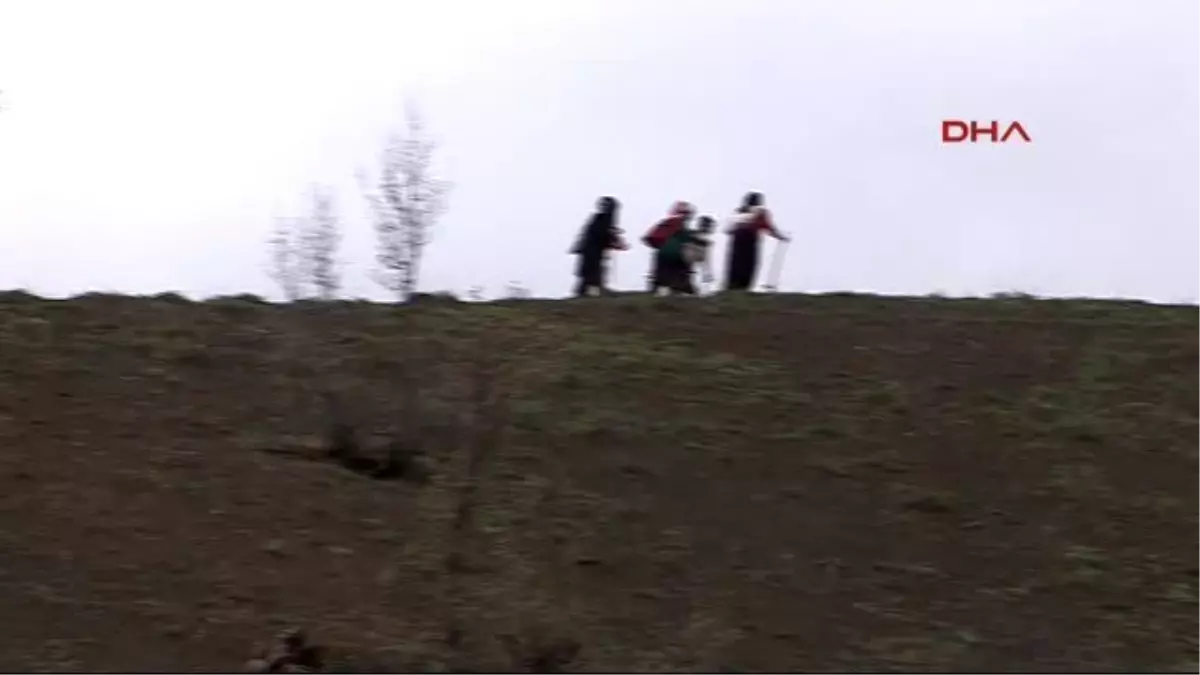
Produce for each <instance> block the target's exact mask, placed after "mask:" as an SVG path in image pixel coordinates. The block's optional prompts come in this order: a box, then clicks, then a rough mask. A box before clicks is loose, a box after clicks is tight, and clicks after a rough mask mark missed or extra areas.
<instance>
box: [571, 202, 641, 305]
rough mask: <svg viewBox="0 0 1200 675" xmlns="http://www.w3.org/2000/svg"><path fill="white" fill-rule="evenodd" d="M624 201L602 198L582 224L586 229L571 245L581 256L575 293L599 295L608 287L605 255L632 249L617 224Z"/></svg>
mask: <svg viewBox="0 0 1200 675" xmlns="http://www.w3.org/2000/svg"><path fill="white" fill-rule="evenodd" d="M620 207H621V203H620V202H618V201H617V200H616V198H614V197H601V198H600V199H599V201H597V202H596V212H595V213H593V214H592V217H591V218H589V219H588V222H587V223H586V224H585V225H584V226H583V231H582V232H580V233H579V237H578V238H577V239H576V240H575V245H574V246H572V247H571V253H572V254H574V255H577V256H579V263H578V265H577V266H576V268H575V275H576V276H577V277H579V282H578V283H577V284H576V285H575V295H576V296H580V297H581V296H584V295H593V296H594V295H600V293H601V292H603V291H604V290H605V278H604V277H605V274H604V273H605V267H604V258H605V256H606V255H607V254H608V251H610V250H616V251H624V250H626V249H628V248H629V245H628V244H626V243H625V240H624V239H623V238H622V237H621V229H620V228H619V227H617V212H618V211H619V210H620Z"/></svg>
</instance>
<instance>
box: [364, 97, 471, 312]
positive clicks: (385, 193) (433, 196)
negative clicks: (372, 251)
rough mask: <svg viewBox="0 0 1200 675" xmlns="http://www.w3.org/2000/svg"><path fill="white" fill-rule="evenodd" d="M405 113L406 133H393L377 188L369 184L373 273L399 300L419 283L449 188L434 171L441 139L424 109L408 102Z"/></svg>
mask: <svg viewBox="0 0 1200 675" xmlns="http://www.w3.org/2000/svg"><path fill="white" fill-rule="evenodd" d="M404 117H405V120H404V133H402V134H396V135H394V136H393V137H392V138H391V139H389V141H388V144H387V147H386V148H385V149H384V151H383V153H382V156H381V158H380V167H379V169H380V171H379V176H378V180H377V182H376V185H375V189H374V190H370V189H366V190H365V192H366V197H367V201H368V203H369V204H370V207H371V212H372V214H373V215H374V220H375V223H374V225H375V237H376V256H375V257H376V261H377V262H378V263H379V270H378V273H377V274H376V275H375V278H376V281H378V282H379V283H380V284H381V285H382V286H384V287H385V288H387V289H388V290H389V291H391V292H392V293H394V294H395V295H396V299H397V300H400V301H401V302H403V301H404V300H407V299H408V298H409V296H411V295H412V294H413V292H415V291H416V289H417V284H418V282H419V281H420V276H421V260H422V257H423V254H424V252H425V247H426V246H427V245H428V244H429V241H430V237H431V235H432V230H433V226H434V225H435V224H436V223H437V221H438V219H439V218H440V217H441V216H442V214H443V213H444V212H445V208H446V198H447V196H448V193H449V190H450V184H449V183H448V182H446V181H444V180H442V179H440V178H438V177H437V176H436V175H435V174H434V167H433V158H434V153H435V151H436V150H437V143H436V141H434V140H433V139H432V138H431V137H430V136H429V134H428V133H427V131H426V129H425V122H424V119H423V118H422V116H421V114H420V112H419V111H418V110H417V108H416V107H415V106H413V105H411V104H410V105H408V106H407V107H406V108H405V115H404Z"/></svg>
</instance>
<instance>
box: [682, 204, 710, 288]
mask: <svg viewBox="0 0 1200 675" xmlns="http://www.w3.org/2000/svg"><path fill="white" fill-rule="evenodd" d="M715 227H716V221H715V220H713V218H712V216H701V217H700V219H699V220H698V221H696V229H695V230H692V231H689V232H688V238H687V241H685V242H684V243H683V262H684V264H685V265H687V271H686V275H685V276H684V278H683V284H682V287H683V289H684V291H685V292H687V293H688V294H690V295H696V285H695V283H694V282H693V281H692V278H693V276H694V275H695V269H696V267H697V266H698V267H699V268H700V282H701V284H703V285H704V286H707V285H708V284H711V283H712V280H713V274H712V265H711V263H710V261H709V251H710V250H711V247H712V239H711V236H712V232H713V229H714V228H715Z"/></svg>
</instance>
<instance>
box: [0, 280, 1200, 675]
mask: <svg viewBox="0 0 1200 675" xmlns="http://www.w3.org/2000/svg"><path fill="white" fill-rule="evenodd" d="M1198 338H1200V334H1198V322H1197V309H1196V308H1195V307H1163V306H1154V305H1148V304H1141V303H1131V302H1111V301H1087V300H1075V301H1036V300H1029V299H1022V298H1013V299H1007V300H939V299H925V298H920V299H906V298H877V297H870V296H850V295H827V296H788V295H778V296H772V297H752V298H731V299H717V298H713V299H704V300H695V299H677V298H667V299H654V298H647V297H623V298H613V299H596V300H583V301H559V302H551V301H532V300H531V301H512V302H507V303H487V304H474V303H463V304H457V303H450V302H444V303H443V302H429V303H424V304H418V305H417V306H415V307H411V308H403V309H400V308H396V307H389V306H385V305H374V304H369V303H349V302H347V303H336V304H334V305H329V306H324V305H320V304H315V303H309V304H301V305H294V306H282V305H270V304H265V303H260V302H255V301H253V300H252V299H244V298H243V299H225V300H219V301H209V302H204V303H192V302H188V301H186V300H183V299H180V298H178V297H173V296H159V297H155V298H132V297H120V296H105V295H88V296H83V297H80V298H75V299H71V300H63V301H52V300H43V299H38V298H34V297H31V296H27V295H23V294H18V293H8V294H3V295H0V598H3V599H4V600H3V602H0V625H3V626H4V627H5V630H4V631H0V670H5V671H13V670H42V671H48V670H49V671H81V670H88V671H97V670H98V671H135V672H136V671H142V672H151V671H158V672H162V671H179V670H183V671H220V670H225V671H228V670H230V669H236V668H239V667H241V664H242V663H243V662H244V661H245V660H246V659H247V658H249V657H250V655H251V649H252V647H253V643H254V642H255V641H258V640H261V639H264V638H267V637H269V636H271V635H272V634H273V633H274V632H275V631H277V630H279V629H281V628H284V627H289V626H303V627H304V628H305V629H307V630H308V631H309V632H310V634H311V635H312V637H313V638H314V639H315V640H317V641H319V642H320V643H322V644H324V645H327V646H328V647H329V650H330V651H329V659H330V663H331V664H332V665H331V666H329V667H330V669H343V670H345V669H349V668H354V669H375V670H385V669H389V668H390V669H394V670H406V669H428V670H436V669H447V668H449V669H455V670H459V671H462V670H468V669H472V670H476V671H478V672H484V671H485V669H486V671H488V672H490V671H492V670H493V669H499V670H512V669H518V668H525V669H531V670H537V669H541V670H547V669H550V668H551V667H552V664H548V663H534V662H533V661H534V660H536V659H535V657H538V656H542V657H546V658H543V659H542V660H543V661H545V660H549V657H550V656H553V654H554V653H557V652H558V651H563V652H571V653H572V654H571V655H573V658H572V659H571V660H570V663H569V664H567V665H566V666H565V668H566V669H567V670H579V671H606V672H613V671H629V670H639V671H643V672H645V671H680V670H695V669H702V670H710V671H711V670H720V671H726V672H736V671H764V670H770V671H776V672H778V671H785V672H786V671H797V670H802V671H840V670H858V671H866V670H876V671H878V670H882V671H930V670H934V671H951V670H953V671H957V672H964V671H967V672H969V671H980V670H1007V671H1015V670H1025V671H1063V670H1074V671H1079V670H1087V671H1113V672H1115V671H1121V672H1129V671H1133V672H1137V671H1162V670H1172V671H1187V670H1190V671H1191V672H1195V670H1196V667H1197V658H1196V657H1197V637H1196V636H1197V630H1198V626H1197V527H1198V522H1197V434H1198V424H1197V410H1198V407H1200V402H1198V398H1197V388H1198V382H1197V373H1198V370H1200V359H1198V353H1197V341H1198ZM329 394H331V395H332V400H333V401H335V402H337V403H338V406H335V408H341V409H342V410H341V411H340V412H337V411H335V412H336V415H337V416H338V417H339V420H337V421H339V422H342V423H345V424H352V425H353V426H354V427H355V428H356V429H357V430H358V432H359V433H361V434H362V435H363V437H364V438H365V439H366V440H365V441H364V442H365V443H366V444H367V445H370V446H372V447H376V446H379V445H381V444H383V443H384V442H385V441H388V440H396V441H397V442H398V443H399V445H401V446H402V448H403V450H404V451H405V453H404V454H403V457H406V458H409V459H410V460H411V462H410V463H409V464H405V465H404V466H405V467H408V468H410V469H411V468H412V467H417V468H420V469H422V470H423V471H424V472H426V473H427V474H428V477H427V479H426V480H420V479H419V478H420V476H419V475H418V477H417V478H413V477H412V474H413V472H412V471H411V470H410V471H407V472H406V473H405V474H404V475H402V476H400V477H399V479H396V480H382V479H372V478H370V477H366V476H364V475H360V474H358V473H354V472H351V471H347V470H345V468H344V467H342V466H339V465H337V464H336V463H334V462H333V461H329V460H328V458H327V450H328V449H329V447H328V446H329V444H330V442H331V441H330V439H329V438H327V436H328V434H329V424H330V418H329V417H330V412H329V410H328V409H327V408H328V406H327V405H326V404H325V403H324V402H323V401H325V399H324V398H323V395H329ZM481 401H482V402H481ZM489 401H490V402H489ZM343 415H344V417H345V418H344V419H340V418H341V417H342V416H343ZM472 459H475V460H478V461H477V462H475V463H474V464H473V463H472ZM472 475H474V476H476V477H477V478H478V480H475V481H474V482H473V483H471V484H473V485H476V486H477V487H478V491H477V492H474V493H472V492H471V491H470V490H469V489H468V490H464V489H463V485H464V481H465V479H466V478H467V477H469V476H472ZM464 500H465V506H464ZM455 523H458V524H459V525H460V527H458V528H457V529H456V526H455ZM455 533H457V534H455ZM451 553H454V554H455V555H453V556H452V555H450V554H451ZM448 557H450V558H452V560H451V561H450V562H449V564H448V563H447V558H448ZM448 626H453V627H454V630H453V633H454V638H455V639H456V640H457V641H456V642H455V643H454V644H447V639H446V637H447V627H448ZM452 642H454V641H452ZM573 647H578V649H577V650H576V649H574V648H573ZM576 651H577V653H574V652H576ZM523 658H524V659H527V660H528V662H526V663H521V659H523ZM564 658H565V657H564Z"/></svg>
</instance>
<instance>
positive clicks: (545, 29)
mask: <svg viewBox="0 0 1200 675" xmlns="http://www.w3.org/2000/svg"><path fill="white" fill-rule="evenodd" d="M0 92H2V93H0V105H2V106H3V110H0V287H3V288H12V287H25V288H28V289H31V290H34V291H36V292H40V293H43V294H50V295H60V294H66V293H75V292H79V291H82V290H87V289H93V290H115V291H127V292H153V291H158V290H168V289H171V290H180V291H184V292H187V293H189V294H195V295H209V294H215V293H232V292H241V291H249V292H258V293H263V294H273V293H275V289H274V288H273V286H272V285H271V282H270V281H269V280H268V279H267V278H266V276H265V274H264V266H265V260H266V250H265V245H264V240H265V238H266V236H267V234H268V232H269V230H270V228H271V225H272V218H273V216H275V215H285V214H295V213H297V212H299V211H300V210H302V208H303V205H304V202H303V198H304V195H305V192H306V190H307V189H308V186H309V185H310V184H311V183H313V182H323V183H329V184H332V185H334V186H335V187H336V188H337V189H338V190H339V193H340V196H341V210H342V214H343V218H344V221H345V225H346V228H347V238H348V241H347V245H346V249H345V251H344V255H345V258H346V259H347V266H346V274H347V293H348V294H349V295H352V296H370V297H384V296H383V295H382V294H381V293H380V291H379V289H378V288H377V287H376V286H375V285H374V283H373V282H372V281H370V279H369V277H368V272H369V270H370V267H371V265H372V264H373V263H372V258H371V245H372V239H371V237H372V234H371V231H370V228H369V224H368V221H367V218H366V210H365V208H364V204H363V200H362V198H361V196H360V194H359V191H358V188H357V184H356V181H355V178H354V175H355V172H356V171H357V170H359V169H362V168H367V167H369V166H370V165H371V164H372V163H373V162H374V160H375V158H376V156H377V154H378V148H379V147H380V146H381V141H382V139H383V138H384V136H385V135H386V133H387V132H388V130H389V128H391V127H392V126H394V125H396V124H397V123H398V122H399V120H400V119H401V118H400V114H401V111H402V104H403V100H404V97H405V96H413V97H415V98H416V99H417V100H418V101H419V102H420V104H421V106H422V108H423V109H424V110H425V113H426V116H427V118H428V120H429V123H430V125H431V127H432V130H433V131H434V133H435V134H436V135H437V136H438V137H439V138H440V139H441V140H442V142H443V149H442V154H441V158H442V160H443V163H442V170H443V173H444V174H445V177H446V178H448V179H450V180H452V181H453V182H454V183H455V185H456V187H455V190H454V192H453V194H452V200H451V208H450V211H449V212H448V213H447V215H446V217H445V218H444V219H443V220H442V222H441V223H440V224H439V225H438V231H437V234H436V238H435V241H434V243H433V245H432V247H431V249H430V250H429V252H428V257H427V263H426V273H425V277H424V280H423V283H422V287H423V290H438V289H452V290H456V291H459V292H462V291H465V290H466V289H467V288H468V287H469V286H472V285H481V286H484V287H486V288H487V289H488V290H489V292H490V293H491V294H495V293H496V292H498V291H500V290H501V288H502V286H503V285H504V284H505V283H506V282H508V281H511V280H517V281H520V282H522V283H524V284H525V285H527V286H529V287H531V288H532V289H533V290H534V292H535V293H536V294H538V295H563V294H565V293H566V292H567V291H568V290H569V288H570V285H571V282H572V279H571V272H572V267H573V261H572V260H570V259H569V258H568V256H566V255H565V250H566V247H567V246H568V245H569V244H570V242H571V240H572V238H573V237H574V235H575V233H576V231H577V229H578V228H579V226H580V225H581V224H582V222H583V220H584V219H585V217H586V216H587V214H588V212H589V211H590V209H591V207H592V204H593V203H594V201H595V198H596V197H597V196H599V195H601V194H613V195H615V196H617V197H618V198H620V199H621V200H622V201H623V202H624V204H625V208H624V211H623V216H624V218H623V223H622V224H623V225H624V226H625V227H626V228H627V229H628V230H630V231H631V232H632V233H634V234H640V233H641V231H642V230H644V229H645V228H646V227H648V226H649V225H650V224H651V223H652V222H653V221H654V220H656V219H657V218H658V217H660V216H661V215H662V214H663V212H664V210H665V209H666V208H667V207H668V206H669V204H670V203H671V202H672V201H674V200H676V199H688V200H691V201H693V202H695V203H696V204H697V205H698V206H699V207H700V209H701V210H702V211H703V212H708V213H712V214H714V215H718V216H725V215H727V214H728V213H729V212H730V211H731V210H732V209H733V208H734V207H735V206H736V205H737V202H738V200H739V199H740V197H741V195H742V193H744V192H745V191H747V190H749V189H757V190H761V191H762V192H764V193H765V194H766V197H767V203H768V205H769V206H771V207H772V208H773V209H774V211H775V214H776V218H777V220H778V221H779V223H780V224H781V226H782V227H783V228H784V229H786V230H789V231H790V232H792V233H793V234H794V235H795V239H796V241H795V243H794V244H793V245H792V246H791V250H790V252H789V254H788V259H787V266H786V271H785V273H784V277H783V286H784V289H785V290H808V291H827V290H856V291H873V292H885V293H930V292H934V291H940V292H945V293H950V294H985V293H990V292H993V291H1005V290H1020V291H1026V292H1033V293H1038V294H1046V295H1092V296H1125V297H1141V298H1148V299H1155V300H1162V301H1191V302H1194V301H1196V299H1197V298H1198V297H1200V94H1198V92H1200V3H1197V2H1196V1H1195V0H995V1H992V0H972V1H971V2H962V1H961V0H905V2H896V1H895V0H804V1H800V0H774V1H768V0H730V1H728V2H725V1H717V0H688V1H687V2H684V0H669V1H668V0H662V1H658V0H526V1H522V0H506V1H504V2H500V1H498V0H478V1H468V0H436V1H435V0H425V1H423V2H411V1H407V0H391V1H385V0H380V1H378V2H367V1H355V0H337V1H336V2H334V1H329V2H315V1H314V2H308V3H304V2H282V1H279V2H274V1H267V0H238V1H234V0H206V1H205V2H202V3H199V2H184V1H183V0H178V1H175V0H173V1H172V2H161V1H146V2H134V1H132V0H106V1H105V2H95V1H86V2H85V1H80V2H62V1H57V0H0ZM943 118H962V119H972V118H974V119H984V120H990V119H998V120H1002V121H1007V120H1014V119H1015V120H1020V121H1021V122H1022V124H1023V125H1024V126H1025V128H1026V129H1027V130H1028V131H1029V133H1030V134H1031V135H1032V137H1033V143H1032V144H1030V145H1021V144H1016V143H1010V144H1006V145H994V146H993V145H989V144H978V145H968V144H962V145H959V146H944V145H942V144H941V142H940V128H939V125H940V120H941V119H943ZM648 257H649V256H648V253H647V250H646V249H643V248H640V247H639V248H637V249H635V250H634V251H632V252H630V253H627V254H623V256H622V257H621V259H620V261H619V263H618V279H617V282H616V286H618V287H624V288H630V289H632V288H641V286H642V279H643V275H644V273H645V269H646V266H647V262H648Z"/></svg>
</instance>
